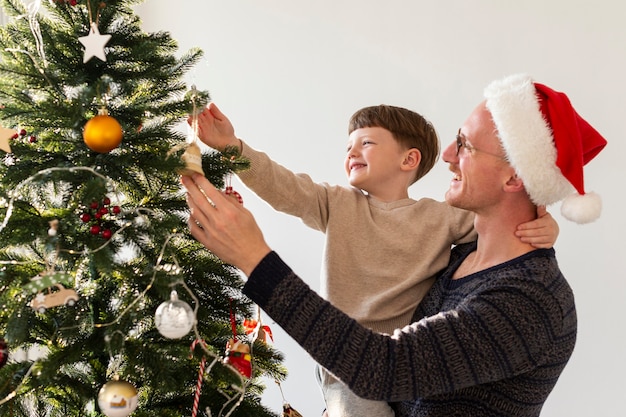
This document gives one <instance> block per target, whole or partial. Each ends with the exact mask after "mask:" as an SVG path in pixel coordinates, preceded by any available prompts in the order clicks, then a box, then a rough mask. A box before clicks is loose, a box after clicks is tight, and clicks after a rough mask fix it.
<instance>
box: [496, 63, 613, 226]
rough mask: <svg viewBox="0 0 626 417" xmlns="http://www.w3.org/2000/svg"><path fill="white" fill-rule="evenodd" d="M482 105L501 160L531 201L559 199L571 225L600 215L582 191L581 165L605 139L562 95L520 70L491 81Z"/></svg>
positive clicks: (594, 198) (596, 199)
mask: <svg viewBox="0 0 626 417" xmlns="http://www.w3.org/2000/svg"><path fill="white" fill-rule="evenodd" d="M485 98H486V105H487V109H488V110H489V112H490V113H491V116H492V118H493V121H494V123H495V125H496V128H497V129H498V136H499V138H500V141H501V142H502V146H503V147H504V150H505V152H506V155H507V158H508V160H509V162H510V163H511V165H512V166H513V168H515V171H516V172H517V175H518V176H519V177H520V178H521V179H522V180H523V181H524V186H525V188H526V191H527V192H528V194H529V195H530V198H531V199H532V201H533V202H534V203H535V204H537V205H550V204H553V203H556V202H557V201H560V200H564V201H563V204H562V205H561V213H562V214H563V216H564V217H565V218H567V219H569V220H571V221H574V222H576V223H580V224H582V223H589V222H592V221H594V220H596V219H597V218H598V217H600V212H601V210H602V202H601V200H600V196H599V195H597V194H595V193H593V192H588V193H585V188H584V184H583V166H584V165H585V164H586V163H587V162H589V161H591V160H592V159H593V158H594V157H595V156H596V155H597V154H598V153H599V152H600V151H601V150H602V149H603V148H604V146H605V145H606V140H605V139H604V138H603V137H602V136H601V135H600V134H599V133H598V132H597V131H596V130H595V129H594V128H593V127H591V125H589V123H587V122H586V121H585V120H584V119H583V118H582V117H580V116H579V115H578V113H576V111H575V110H574V108H573V107H572V104H571V103H570V101H569V99H568V98H567V96H566V95H565V94H563V93H561V92H558V91H554V90H553V89H551V88H549V87H547V86H545V85H543V84H539V83H535V82H533V80H532V79H531V78H530V77H529V76H528V75H525V74H517V75H511V76H509V77H506V78H504V79H501V80H497V81H494V82H492V83H491V84H489V85H488V86H487V88H486V89H485Z"/></svg>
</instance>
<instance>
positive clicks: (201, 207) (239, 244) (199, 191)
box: [182, 174, 271, 275]
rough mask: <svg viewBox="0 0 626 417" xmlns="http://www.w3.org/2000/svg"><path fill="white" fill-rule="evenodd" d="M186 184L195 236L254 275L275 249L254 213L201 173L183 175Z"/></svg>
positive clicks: (190, 227)
mask: <svg viewBox="0 0 626 417" xmlns="http://www.w3.org/2000/svg"><path fill="white" fill-rule="evenodd" d="M182 183H183V185H184V186H185V187H186V188H187V205H188V206H189V208H190V209H191V215H190V216H189V222H188V223H189V230H190V232H191V234H192V235H193V237H195V238H196V239H197V240H198V241H199V242H200V243H202V244H203V245H204V246H205V247H206V248H207V249H209V250H210V251H211V252H213V253H214V254H215V255H216V256H218V257H219V258H220V259H222V260H223V261H224V262H226V263H229V264H231V265H233V266H235V267H237V268H239V269H240V270H241V271H242V272H243V273H244V274H246V275H250V273H252V271H253V270H254V268H255V267H256V266H257V265H258V264H259V262H261V260H262V259H263V258H264V257H265V256H266V255H267V254H268V253H269V252H270V251H271V249H270V247H269V246H268V245H267V243H265V239H264V238H263V233H262V232H261V229H259V226H258V225H257V223H256V221H255V220H254V217H253V216H252V213H250V211H249V210H247V209H246V208H244V207H243V205H242V204H241V203H239V201H238V200H237V198H236V196H232V195H231V196H228V195H225V194H224V193H223V192H221V191H219V190H217V189H216V188H215V187H214V186H213V185H212V184H211V183H210V182H209V181H208V180H207V179H206V178H205V177H203V176H202V175H200V174H194V175H193V176H191V177H189V176H183V177H182Z"/></svg>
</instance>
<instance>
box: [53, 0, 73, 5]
mask: <svg viewBox="0 0 626 417" xmlns="http://www.w3.org/2000/svg"><path fill="white" fill-rule="evenodd" d="M54 2H55V3H58V4H64V3H67V4H69V5H70V6H76V5H77V4H78V0H54Z"/></svg>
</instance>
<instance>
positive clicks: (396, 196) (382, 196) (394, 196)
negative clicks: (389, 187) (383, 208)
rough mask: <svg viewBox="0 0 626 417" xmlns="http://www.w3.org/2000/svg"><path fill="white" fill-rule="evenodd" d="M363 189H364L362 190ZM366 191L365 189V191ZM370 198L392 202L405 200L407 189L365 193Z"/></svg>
mask: <svg viewBox="0 0 626 417" xmlns="http://www.w3.org/2000/svg"><path fill="white" fill-rule="evenodd" d="M363 191H365V190H363ZM366 192H367V191H366ZM367 195H368V196H369V197H370V198H373V199H374V200H377V201H380V202H382V203H393V202H394V201H400V200H406V199H407V198H409V192H408V190H404V192H402V191H398V192H395V193H394V192H386V193H377V194H373V193H367Z"/></svg>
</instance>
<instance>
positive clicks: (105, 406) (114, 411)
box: [98, 377, 138, 417]
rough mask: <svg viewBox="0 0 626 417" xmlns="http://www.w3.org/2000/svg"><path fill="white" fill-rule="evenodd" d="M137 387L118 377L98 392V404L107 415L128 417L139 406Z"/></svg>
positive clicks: (109, 416)
mask: <svg viewBox="0 0 626 417" xmlns="http://www.w3.org/2000/svg"><path fill="white" fill-rule="evenodd" d="M137 398H138V397H137V389H136V388H135V387H134V386H133V384H131V383H130V382H126V381H122V380H120V379H119V378H118V377H116V378H114V379H113V380H112V381H109V382H107V383H106V384H104V385H103V386H102V388H100V392H99V393H98V406H99V407H100V411H101V412H102V414H104V415H105V416H107V417H127V416H129V415H130V414H131V413H132V412H133V411H135V409H136V408H137Z"/></svg>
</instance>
